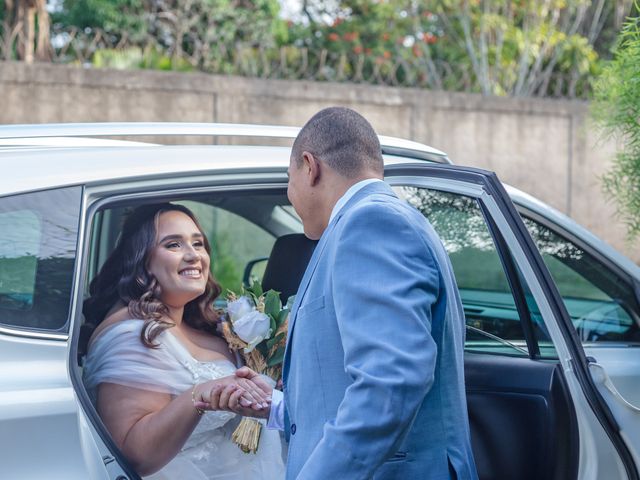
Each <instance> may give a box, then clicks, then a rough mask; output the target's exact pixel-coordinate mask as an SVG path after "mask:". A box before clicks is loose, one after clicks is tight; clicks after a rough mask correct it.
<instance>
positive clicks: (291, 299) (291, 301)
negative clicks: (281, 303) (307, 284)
mask: <svg viewBox="0 0 640 480" xmlns="http://www.w3.org/2000/svg"><path fill="white" fill-rule="evenodd" d="M295 301H296V296H295V295H291V296H290V297H289V298H288V299H287V305H286V309H287V310H289V311H291V310H292V309H293V304H294V302H295Z"/></svg>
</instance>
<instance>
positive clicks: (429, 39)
mask: <svg viewBox="0 0 640 480" xmlns="http://www.w3.org/2000/svg"><path fill="white" fill-rule="evenodd" d="M422 40H424V43H428V44H429V45H433V44H434V43H436V42H437V41H438V37H436V36H435V35H434V34H433V33H431V32H427V33H425V34H424V35H423V36H422Z"/></svg>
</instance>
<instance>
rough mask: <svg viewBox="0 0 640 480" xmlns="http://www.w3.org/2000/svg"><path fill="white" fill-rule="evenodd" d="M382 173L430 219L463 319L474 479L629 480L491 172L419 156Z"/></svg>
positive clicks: (583, 364) (602, 405) (604, 409)
mask: <svg viewBox="0 0 640 480" xmlns="http://www.w3.org/2000/svg"><path fill="white" fill-rule="evenodd" d="M386 174H387V177H386V179H387V181H388V182H389V183H390V184H392V185H393V186H394V188H395V189H396V191H397V193H398V194H399V195H400V196H401V197H404V198H405V199H406V200H407V201H408V202H409V203H411V204H413V205H414V206H415V207H416V208H418V209H419V210H421V211H422V212H423V213H424V214H425V215H426V216H427V218H428V219H429V220H430V221H431V222H432V224H433V225H434V228H435V229H436V231H437V232H438V233H439V234H440V236H441V238H442V240H443V243H444V244H445V248H447V250H448V252H449V254H450V258H451V261H452V265H453V267H454V271H455V273H456V278H457V280H458V283H459V287H460V291H461V298H462V301H463V305H464V307H465V314H466V317H467V344H466V351H467V354H466V358H465V367H466V377H467V378H466V383H467V395H468V406H469V416H470V424H471V429H472V441H473V447H474V454H475V456H476V461H477V463H478V469H479V473H480V476H481V478H507V477H508V478H637V467H636V465H635V463H634V461H633V453H632V452H633V447H634V445H633V443H630V442H628V441H627V442H625V440H628V438H627V439H623V436H622V435H621V434H620V431H621V429H620V424H619V423H618V421H617V420H616V418H615V417H614V415H613V413H612V411H611V409H610V408H609V406H608V405H607V403H606V402H605V400H604V399H603V397H602V395H601V393H600V392H599V391H598V389H597V388H596V385H595V384H594V381H593V379H592V377H591V374H590V371H589V361H588V360H587V357H586V355H585V352H584V349H583V347H582V345H581V343H580V339H579V338H578V335H577V334H576V331H575V328H574V327H573V325H572V322H571V319H570V317H569V315H568V313H567V310H566V308H565V306H564V304H563V301H562V298H561V297H560V295H559V293H558V291H557V289H556V287H555V285H554V283H553V281H552V280H551V277H550V274H549V271H548V270H547V268H546V267H545V264H544V262H543V260H542V258H541V257H540V254H539V253H538V250H537V248H536V246H535V244H534V243H533V242H532V240H531V237H530V236H529V234H528V233H527V230H526V227H525V226H524V224H523V222H522V220H521V219H520V217H519V215H518V213H517V212H516V210H515V208H514V206H513V204H512V203H511V201H510V200H509V197H508V195H507V193H506V192H505V191H504V188H503V187H502V185H501V184H500V182H499V181H498V180H497V178H496V177H495V175H493V174H489V173H487V172H484V171H480V170H476V169H468V168H460V167H446V166H444V167H443V166H432V165H425V164H420V165H418V164H416V165H393V166H389V167H387V171H386Z"/></svg>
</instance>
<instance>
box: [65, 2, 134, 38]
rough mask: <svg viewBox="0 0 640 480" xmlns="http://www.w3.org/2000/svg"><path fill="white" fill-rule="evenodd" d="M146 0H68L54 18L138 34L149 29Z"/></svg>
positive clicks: (70, 23)
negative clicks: (146, 19) (146, 16)
mask: <svg viewBox="0 0 640 480" xmlns="http://www.w3.org/2000/svg"><path fill="white" fill-rule="evenodd" d="M145 7H146V5H145V2H144V0H64V1H63V3H62V11H60V12H57V13H55V14H54V15H53V21H54V22H57V23H61V24H63V25H72V26H75V27H80V28H83V29H84V28H100V29H103V30H106V31H109V32H114V33H118V34H122V33H124V32H126V33H127V34H128V35H129V36H132V37H136V36H139V35H141V34H143V33H144V32H145V31H146V25H145V19H144V14H145Z"/></svg>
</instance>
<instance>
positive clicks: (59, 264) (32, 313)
mask: <svg viewBox="0 0 640 480" xmlns="http://www.w3.org/2000/svg"><path fill="white" fill-rule="evenodd" d="M80 200H81V189H80V188H79V187H73V188H66V189H57V190H49V191H43V192H36V193H28V194H23V195H13V196H10V197H4V198H0V231H1V232H2V237H1V238H0V323H1V324H4V325H7V326H11V327H18V328H20V329H29V330H48V331H62V330H65V326H66V324H67V318H68V314H69V307H70V299H71V287H72V283H73V272H74V265H75V258H76V245H77V235H78V222H79V213H80Z"/></svg>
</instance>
